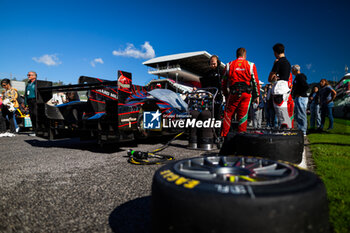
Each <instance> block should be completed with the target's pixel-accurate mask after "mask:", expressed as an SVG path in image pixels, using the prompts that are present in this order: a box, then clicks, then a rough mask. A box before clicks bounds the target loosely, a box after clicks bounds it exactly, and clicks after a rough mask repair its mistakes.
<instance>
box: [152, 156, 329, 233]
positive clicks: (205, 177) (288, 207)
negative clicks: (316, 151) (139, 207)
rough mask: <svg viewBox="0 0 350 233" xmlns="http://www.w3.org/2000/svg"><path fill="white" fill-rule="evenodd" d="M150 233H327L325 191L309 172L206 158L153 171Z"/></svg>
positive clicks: (270, 163) (263, 162)
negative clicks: (151, 231) (151, 230)
mask: <svg viewBox="0 0 350 233" xmlns="http://www.w3.org/2000/svg"><path fill="white" fill-rule="evenodd" d="M152 228H153V232H181V233H184V232H201V233H202V232H230V233H234V232H237V233H238V232H239V233H245V232H249V233H251V232H257V233H274V232H276V233H277V232H278V233H282V232H284V233H296V232H298V233H306V232H315V233H316V232H317V233H320V232H329V222H328V205H327V199H326V190H325V187H324V184H323V183H322V181H321V180H320V179H319V178H318V177H317V176H316V175H315V174H313V173H311V172H309V171H306V170H300V169H298V168H297V167H295V166H293V165H290V164H287V163H283V162H276V161H272V160H266V159H263V158H254V157H234V156H229V157H227V156H209V157H199V158H191V159H185V160H180V161H177V162H174V163H170V164H167V165H165V166H163V167H161V168H160V169H158V170H157V171H156V173H155V175H154V177H153V184H152Z"/></svg>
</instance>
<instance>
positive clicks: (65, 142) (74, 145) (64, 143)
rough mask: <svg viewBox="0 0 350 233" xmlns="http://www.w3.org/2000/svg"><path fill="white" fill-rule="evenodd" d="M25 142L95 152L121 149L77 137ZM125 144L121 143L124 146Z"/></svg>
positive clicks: (38, 145)
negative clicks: (102, 145)
mask: <svg viewBox="0 0 350 233" xmlns="http://www.w3.org/2000/svg"><path fill="white" fill-rule="evenodd" d="M25 142H26V143H28V144H30V145H31V146H33V147H43V148H51V147H56V148H67V149H76V150H88V151H91V152H95V153H114V152H120V151H123V150H122V149H120V148H119V147H118V145H109V146H107V147H101V146H100V145H98V144H97V143H96V141H80V140H79V139H78V138H72V139H61V140H54V141H49V140H47V141H42V140H38V139H31V140H25ZM124 145H125V144H123V146H124Z"/></svg>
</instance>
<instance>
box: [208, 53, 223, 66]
mask: <svg viewBox="0 0 350 233" xmlns="http://www.w3.org/2000/svg"><path fill="white" fill-rule="evenodd" d="M214 57H215V58H216V60H217V62H218V67H219V66H220V64H221V61H220V59H219V57H218V55H211V57H210V58H209V61H208V65H210V61H211V59H212V58H214Z"/></svg>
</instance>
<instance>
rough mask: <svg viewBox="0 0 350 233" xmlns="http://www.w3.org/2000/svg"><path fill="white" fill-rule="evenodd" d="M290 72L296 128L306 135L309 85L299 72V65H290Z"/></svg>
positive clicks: (303, 75)
mask: <svg viewBox="0 0 350 233" xmlns="http://www.w3.org/2000/svg"><path fill="white" fill-rule="evenodd" d="M292 73H293V75H294V76H295V78H294V81H293V89H292V97H293V100H294V119H295V120H296V122H297V127H298V129H299V130H301V131H303V133H304V135H306V130H307V114H306V108H307V104H308V96H307V93H306V92H307V90H308V89H309V85H308V84H307V81H306V79H307V78H306V76H305V74H303V73H301V72H300V66H299V65H293V66H292Z"/></svg>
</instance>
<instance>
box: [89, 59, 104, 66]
mask: <svg viewBox="0 0 350 233" xmlns="http://www.w3.org/2000/svg"><path fill="white" fill-rule="evenodd" d="M97 63H100V64H103V63H104V62H103V60H102V58H100V57H99V58H95V59H94V60H92V61H91V62H90V64H91V66H92V67H95V66H96V64H97Z"/></svg>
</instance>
